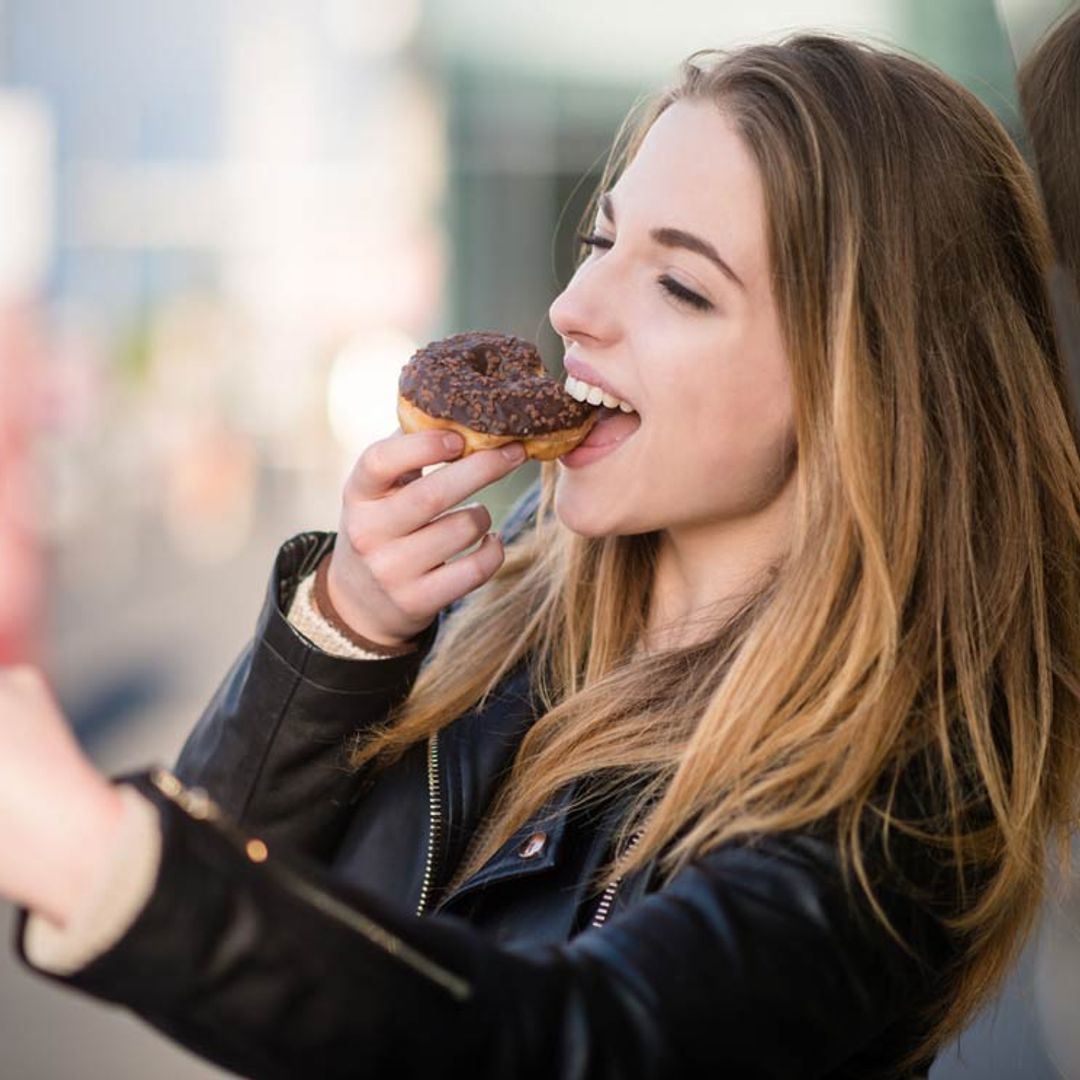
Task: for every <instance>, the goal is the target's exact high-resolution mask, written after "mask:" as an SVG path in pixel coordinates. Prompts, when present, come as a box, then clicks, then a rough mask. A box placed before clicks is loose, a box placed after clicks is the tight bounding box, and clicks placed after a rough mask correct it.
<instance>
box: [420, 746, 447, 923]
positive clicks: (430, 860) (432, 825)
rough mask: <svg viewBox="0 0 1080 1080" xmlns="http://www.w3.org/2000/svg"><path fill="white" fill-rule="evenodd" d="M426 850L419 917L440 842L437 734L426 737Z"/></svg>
mask: <svg viewBox="0 0 1080 1080" xmlns="http://www.w3.org/2000/svg"><path fill="white" fill-rule="evenodd" d="M427 779H428V849H427V859H426V861H425V863H424V880H423V883H422V884H421V886H420V902H419V903H418V904H417V905H416V914H417V916H418V917H419V916H420V915H423V914H424V910H425V909H426V908H427V904H428V899H429V897H430V895H431V884H432V881H433V879H434V873H435V855H436V852H437V851H438V849H439V843H440V841H441V840H442V818H443V815H442V797H441V793H440V791H439V733H438V732H437V731H436V732H434V733H433V734H431V735H429V736H428V762H427Z"/></svg>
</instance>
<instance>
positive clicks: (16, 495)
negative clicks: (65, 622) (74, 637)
mask: <svg viewBox="0 0 1080 1080" xmlns="http://www.w3.org/2000/svg"><path fill="white" fill-rule="evenodd" d="M35 331H36V326H35V318H34V314H33V310H32V309H31V308H30V307H27V306H10V307H7V308H0V664H10V663H15V662H24V661H29V662H32V663H35V664H40V663H41V659H42V657H41V651H42V650H41V646H42V617H43V601H44V565H43V560H42V557H41V551H40V546H39V544H38V536H37V529H36V519H37V515H36V514H35V503H36V499H37V484H36V477H35V470H34V461H33V436H34V426H35V416H36V413H37V408H36V405H37V400H38V396H37V392H36V379H37V376H38V373H39V372H40V370H41V364H40V343H39V340H38V338H37V335H36V332H35Z"/></svg>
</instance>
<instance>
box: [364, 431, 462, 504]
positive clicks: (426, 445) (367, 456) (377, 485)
mask: <svg viewBox="0 0 1080 1080" xmlns="http://www.w3.org/2000/svg"><path fill="white" fill-rule="evenodd" d="M464 446H465V442H464V440H463V439H462V438H461V436H460V435H458V434H457V433H456V432H453V431H417V432H414V433H411V434H405V433H404V432H401V431H397V432H395V433H394V434H393V435H390V436H389V437H387V438H385V439H379V440H378V441H377V442H373V443H372V444H371V445H370V446H369V447H368V448H367V449H366V450H365V451H364V452H363V453H362V454H361V455H360V457H359V458H357V460H356V464H355V465H354V466H353V468H352V472H350V473H349V478H348V480H346V482H345V498H346V499H356V500H364V499H379V498H381V497H382V496H383V495H385V494H387V492H390V491H393V490H394V488H395V486H396V485H397V484H398V482H399V481H400V479H401V477H402V476H405V475H407V474H409V473H414V472H418V471H420V470H422V469H423V468H424V467H425V466H427V465H436V464H438V463H439V462H441V461H450V460H451V459H452V458H455V457H457V456H458V455H459V454H460V453H461V450H462V449H464ZM455 447H456V449H454V448H455Z"/></svg>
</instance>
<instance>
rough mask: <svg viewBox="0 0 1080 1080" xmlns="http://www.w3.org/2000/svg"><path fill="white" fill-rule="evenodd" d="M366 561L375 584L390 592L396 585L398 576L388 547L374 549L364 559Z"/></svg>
mask: <svg viewBox="0 0 1080 1080" xmlns="http://www.w3.org/2000/svg"><path fill="white" fill-rule="evenodd" d="M364 562H365V564H366V565H367V571H368V573H369V574H370V575H371V579H372V580H373V581H374V582H375V584H376V585H378V586H379V588H381V589H382V590H383V592H389V591H390V590H391V589H392V588H393V587H394V584H395V582H396V580H397V578H396V568H395V562H394V559H393V557H392V556H391V555H389V554H388V553H387V551H386V548H379V549H378V550H377V551H373V552H372V553H371V554H370V555H368V556H367V557H366V558H365V559H364Z"/></svg>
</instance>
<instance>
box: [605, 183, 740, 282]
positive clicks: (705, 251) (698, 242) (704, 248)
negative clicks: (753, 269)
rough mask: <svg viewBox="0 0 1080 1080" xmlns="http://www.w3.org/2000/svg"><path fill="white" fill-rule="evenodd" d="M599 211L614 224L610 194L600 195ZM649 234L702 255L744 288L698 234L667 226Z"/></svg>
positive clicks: (666, 244)
mask: <svg viewBox="0 0 1080 1080" xmlns="http://www.w3.org/2000/svg"><path fill="white" fill-rule="evenodd" d="M600 211H601V213H602V214H603V215H604V217H606V218H607V219H608V221H610V222H611V224H612V225H614V224H615V204H614V203H613V202H612V200H611V195H610V194H607V193H605V194H603V195H601V196H600ZM649 236H650V237H652V239H653V240H654V241H655V242H656V243H657V244H660V245H661V246H662V247H669V248H674V247H680V248H685V249H686V250H687V251H693V252H696V253H697V254H698V255H704V256H705V258H706V259H708V260H709V262H711V263H712V264H713V265H714V266H716V267H718V268H719V270H720V271H721V273H723V274H724V276H725V277H728V278H730V279H731V280H732V281H733V282H735V284H736V285H738V286H739V288H740V289H745V288H746V286H745V285H744V284H743V280H742V278H740V277H739V275H738V274H736V273H735V271H734V270H732V269H731V267H730V266H728V264H727V263H726V262H725V261H724V260H723V259H722V258H721V257H720V252H718V251H717V250H716V248H714V247H713V246H712V244H710V243H709V241H708V240H703V239H702V238H701V237H700V236H695V235H694V234H693V233H690V232H687V231H686V230H685V229H672V228H668V227H665V228H660V229H652V230H650V232H649Z"/></svg>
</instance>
